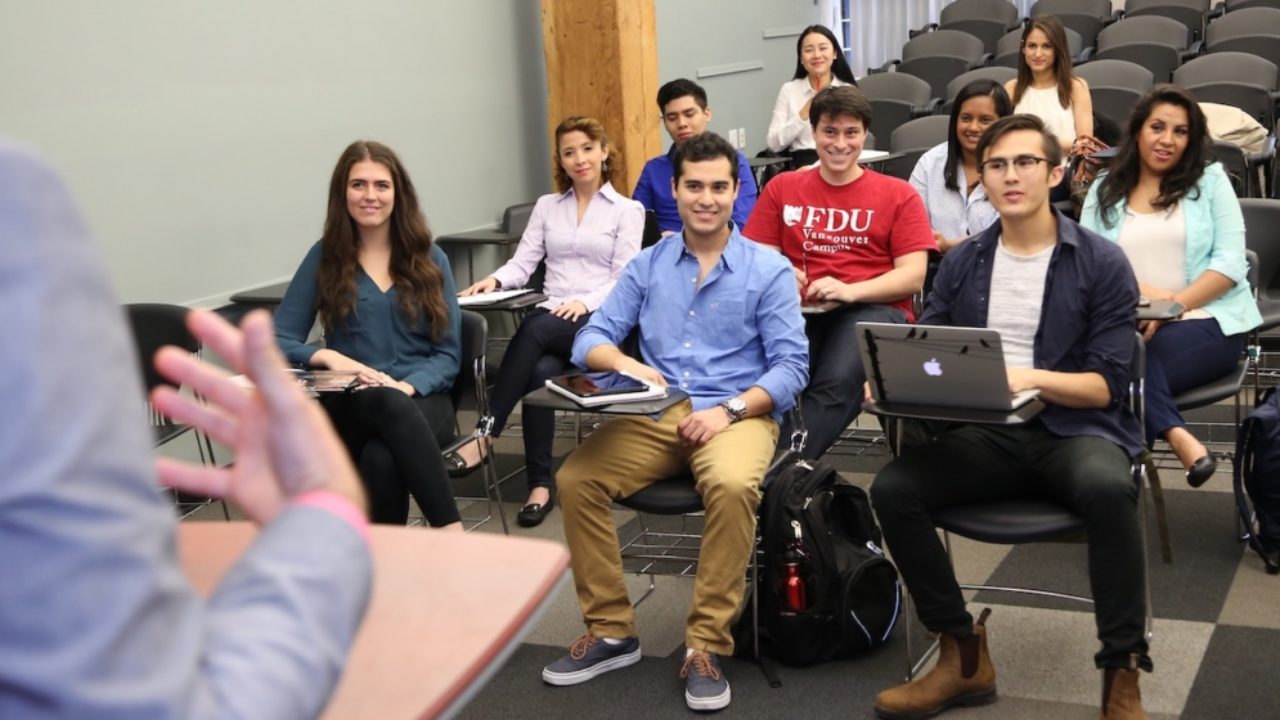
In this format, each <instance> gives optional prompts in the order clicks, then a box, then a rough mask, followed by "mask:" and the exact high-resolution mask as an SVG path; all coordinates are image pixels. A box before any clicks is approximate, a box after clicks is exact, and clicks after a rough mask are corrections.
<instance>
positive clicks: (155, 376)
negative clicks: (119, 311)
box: [124, 303, 200, 393]
mask: <svg viewBox="0 0 1280 720" xmlns="http://www.w3.org/2000/svg"><path fill="white" fill-rule="evenodd" d="M124 309H125V315H126V316H127V317H128V320H129V327H130V329H131V330H132V331H133V341H134V347H135V348H136V349H137V352H138V363H139V365H140V366H141V368H140V369H141V371H142V384H143V387H144V388H145V389H146V391H147V393H150V392H151V391H152V390H154V389H155V388H156V387H158V386H159V385H161V384H163V383H164V382H166V381H165V379H164V378H163V377H162V376H161V375H160V372H159V371H158V370H156V366H155V355H156V352H157V351H158V350H159V349H160V348H162V347H164V346H165V345H176V346H177V347H180V348H182V349H183V350H186V351H187V352H189V353H192V354H195V353H198V352H200V343H199V341H197V340H196V339H195V337H194V336H193V335H192V334H191V332H190V331H189V330H187V313H188V309H187V308H185V307H182V306H180V305H165V304H161V303H136V304H132V305H125V306H124Z"/></svg>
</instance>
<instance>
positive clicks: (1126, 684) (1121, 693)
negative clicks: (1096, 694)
mask: <svg viewBox="0 0 1280 720" xmlns="http://www.w3.org/2000/svg"><path fill="white" fill-rule="evenodd" d="M1101 717H1102V720H1147V713H1145V712H1144V711H1143V710H1142V693H1141V692H1139V691H1138V657H1137V656H1136V655H1134V656H1132V658H1131V659H1130V662H1129V667H1127V668H1106V669H1105V670H1103V672H1102V715H1101Z"/></svg>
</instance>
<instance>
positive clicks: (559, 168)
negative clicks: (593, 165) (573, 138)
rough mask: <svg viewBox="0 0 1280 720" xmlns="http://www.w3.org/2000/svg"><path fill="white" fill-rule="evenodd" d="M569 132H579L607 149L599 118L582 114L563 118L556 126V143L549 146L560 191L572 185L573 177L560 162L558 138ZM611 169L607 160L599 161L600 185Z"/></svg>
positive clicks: (605, 181) (607, 138) (606, 178)
mask: <svg viewBox="0 0 1280 720" xmlns="http://www.w3.org/2000/svg"><path fill="white" fill-rule="evenodd" d="M571 132H580V133H582V134H583V135H586V136H587V137H589V138H591V139H592V140H594V141H595V142H596V143H598V144H599V145H600V148H601V149H602V150H609V136H608V135H605V134H604V125H601V124H600V121H599V120H597V119H595V118H593V117H585V116H582V115H574V116H573V117H567V118H565V119H564V122H562V123H560V124H559V125H557V126H556V143H555V147H553V148H551V158H552V160H554V162H555V166H556V189H558V190H559V191H560V192H565V191H567V190H568V189H569V188H571V187H573V178H571V177H569V173H567V172H565V170H564V165H561V164H560V138H562V137H564V136H565V135H568V134H569V133H571ZM609 154H610V155H612V154H613V153H612V152H610V153H609ZM612 171H613V168H611V167H609V161H608V160H605V161H604V162H603V163H600V185H601V186H603V185H604V184H605V183H607V182H609V175H610V174H611V173H612Z"/></svg>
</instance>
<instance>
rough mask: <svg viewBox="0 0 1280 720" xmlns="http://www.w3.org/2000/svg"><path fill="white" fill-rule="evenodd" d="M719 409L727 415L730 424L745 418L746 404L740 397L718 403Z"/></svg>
mask: <svg viewBox="0 0 1280 720" xmlns="http://www.w3.org/2000/svg"><path fill="white" fill-rule="evenodd" d="M720 407H721V408H723V409H724V411H725V412H726V413H728V414H729V422H730V423H736V422H738V421H739V420H742V419H744V418H746V417H747V403H746V401H745V400H743V399H742V398H740V397H731V398H729V399H728V400H725V401H724V402H722V403H720Z"/></svg>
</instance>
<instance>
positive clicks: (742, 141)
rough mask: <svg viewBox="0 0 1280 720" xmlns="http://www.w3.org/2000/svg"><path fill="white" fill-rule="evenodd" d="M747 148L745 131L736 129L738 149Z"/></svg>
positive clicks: (744, 129)
mask: <svg viewBox="0 0 1280 720" xmlns="http://www.w3.org/2000/svg"><path fill="white" fill-rule="evenodd" d="M746 146H747V129H746V128H744V127H743V128H738V147H739V148H745V147H746Z"/></svg>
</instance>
